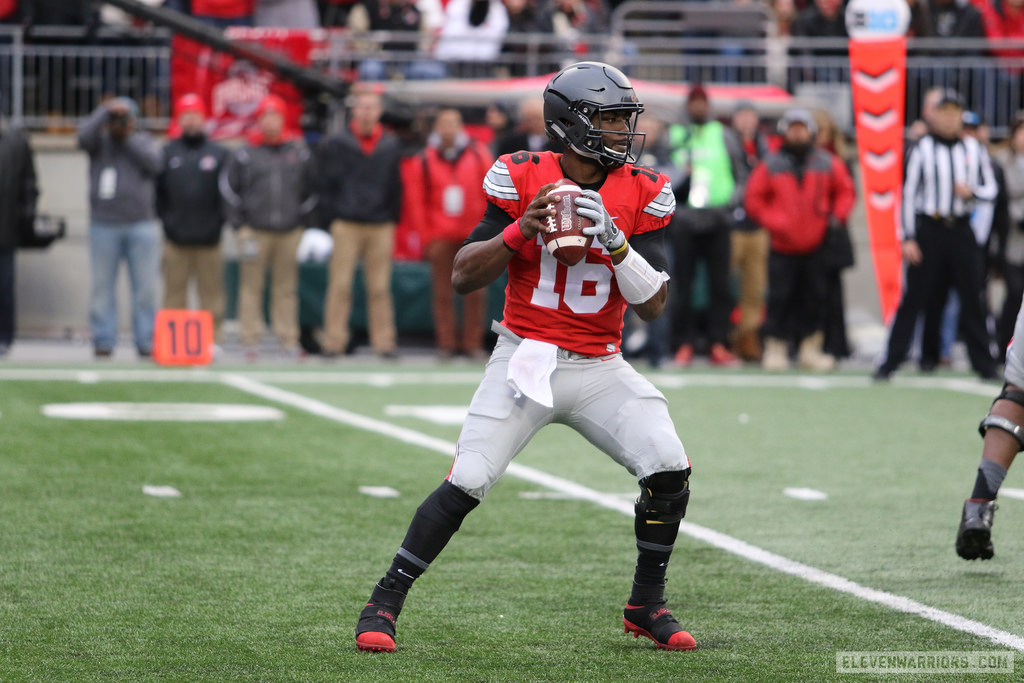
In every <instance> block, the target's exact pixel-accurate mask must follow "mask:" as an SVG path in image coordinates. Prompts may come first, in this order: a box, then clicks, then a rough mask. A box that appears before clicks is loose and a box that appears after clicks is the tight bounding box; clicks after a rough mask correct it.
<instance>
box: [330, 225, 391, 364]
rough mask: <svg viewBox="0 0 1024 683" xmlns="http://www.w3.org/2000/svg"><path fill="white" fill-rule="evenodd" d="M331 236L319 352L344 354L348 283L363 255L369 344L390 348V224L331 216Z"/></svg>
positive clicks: (380, 350) (381, 349)
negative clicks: (334, 219) (329, 262)
mask: <svg viewBox="0 0 1024 683" xmlns="http://www.w3.org/2000/svg"><path fill="white" fill-rule="evenodd" d="M331 237H333V238H334V252H333V253H332V255H331V265H330V271H329V276H328V284H327V302H326V304H325V306H324V338H323V342H322V346H323V349H324V351H326V352H328V353H344V352H345V349H346V348H347V347H348V342H349V326H348V323H349V317H350V316H351V315H352V282H353V280H354V279H355V275H356V263H357V262H358V261H359V260H360V259H362V262H363V280H364V282H365V283H366V299H367V308H368V309H369V310H368V315H369V321H368V322H369V327H370V344H371V345H372V346H373V350H374V351H376V352H377V353H382V354H383V353H392V352H393V351H394V350H395V346H396V344H397V333H396V332H395V307H394V303H393V302H392V299H391V252H392V250H393V249H394V243H395V224H394V223H354V222H351V221H342V220H336V221H334V222H333V223H332V224H331Z"/></svg>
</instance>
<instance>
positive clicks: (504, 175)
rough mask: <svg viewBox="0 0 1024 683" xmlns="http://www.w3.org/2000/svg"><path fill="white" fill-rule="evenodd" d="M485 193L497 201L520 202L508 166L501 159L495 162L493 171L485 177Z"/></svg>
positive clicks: (492, 167)
mask: <svg viewBox="0 0 1024 683" xmlns="http://www.w3.org/2000/svg"><path fill="white" fill-rule="evenodd" d="M484 192H486V193H487V194H488V196H491V197H494V198H495V199H507V200H510V201H516V202H517V201H519V192H517V191H516V186H515V184H514V183H513V182H512V176H511V175H509V173H508V166H506V165H505V162H504V161H501V160H500V159H499V160H498V161H495V162H494V165H493V166H491V170H489V171H487V175H486V176H484Z"/></svg>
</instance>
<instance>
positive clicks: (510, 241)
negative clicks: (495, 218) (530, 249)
mask: <svg viewBox="0 0 1024 683" xmlns="http://www.w3.org/2000/svg"><path fill="white" fill-rule="evenodd" d="M501 239H502V240H503V241H504V242H505V246H506V247H508V248H509V249H510V250H511V251H512V252H513V253H515V252H517V251H519V250H520V249H522V248H523V247H524V246H526V237H524V236H523V231H522V230H520V229H519V219H518V218H517V219H516V220H515V222H513V223H509V224H508V225H507V226H506V227H505V229H504V230H502V231H501Z"/></svg>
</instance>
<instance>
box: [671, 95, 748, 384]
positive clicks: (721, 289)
mask: <svg viewBox="0 0 1024 683" xmlns="http://www.w3.org/2000/svg"><path fill="white" fill-rule="evenodd" d="M710 111H711V107H710V103H709V101H708V95H707V92H706V91H705V89H704V87H703V86H701V85H700V84H699V83H698V84H695V85H693V86H692V87H691V88H690V93H689V96H688V97H687V100H686V113H687V117H688V119H689V121H688V122H687V123H686V124H685V125H684V124H677V125H673V126H671V127H670V129H669V141H670V145H671V147H672V150H673V152H672V161H673V165H674V166H675V167H676V170H677V171H679V172H680V173H682V178H683V181H682V182H681V183H679V184H678V189H676V201H677V203H678V206H679V208H678V210H677V211H676V215H675V218H674V219H673V221H672V229H671V234H672V247H673V253H674V256H675V266H674V271H675V272H674V276H673V278H674V280H675V296H674V301H673V303H672V344H673V348H675V349H676V354H675V363H676V365H677V366H681V367H685V366H688V365H690V363H691V362H692V361H693V356H694V347H695V345H696V344H697V342H698V335H697V325H696V324H695V323H696V319H695V312H694V307H693V298H694V297H693V293H694V282H695V279H696V277H697V275H698V264H700V263H703V265H704V273H706V280H707V314H706V325H705V326H704V327H705V329H706V340H707V343H708V357H709V360H710V361H711V363H712V364H713V365H719V366H735V365H738V364H739V360H738V359H737V358H736V356H734V355H733V354H732V353H731V352H730V351H729V350H728V348H727V347H726V342H727V339H728V336H729V314H730V311H731V309H732V295H731V292H730V289H729V269H730V258H729V257H730V253H731V252H730V250H731V231H732V226H733V223H734V222H735V220H736V216H735V214H736V212H737V211H738V210H740V207H741V206H742V204H743V189H744V185H745V183H746V179H747V173H748V171H747V166H746V164H745V163H744V153H743V146H742V144H741V142H740V140H739V137H738V136H737V135H736V132H735V131H734V130H732V129H731V128H730V127H728V126H724V125H722V124H721V123H720V122H718V121H715V120H713V119H710V116H709V115H710Z"/></svg>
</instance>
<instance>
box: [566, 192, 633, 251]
mask: <svg viewBox="0 0 1024 683" xmlns="http://www.w3.org/2000/svg"><path fill="white" fill-rule="evenodd" d="M576 213H578V214H579V215H581V216H583V217H585V218H589V219H590V220H592V221H594V225H592V226H591V227H589V228H583V234H584V235H593V236H594V237H596V238H597V241H598V242H600V243H601V244H602V245H604V248H605V249H607V250H608V251H615V250H616V249H620V248H621V247H622V245H623V244H625V243H626V236H625V235H624V234H623V233H622V231H621V230H619V228H618V227H617V226H616V225H615V221H613V220H612V217H611V216H610V215H608V210H607V209H606V208H604V202H603V201H602V200H601V195H600V194H598V193H597V192H596V191H595V190H583V191H582V192H580V196H579V197H577V198H576Z"/></svg>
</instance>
